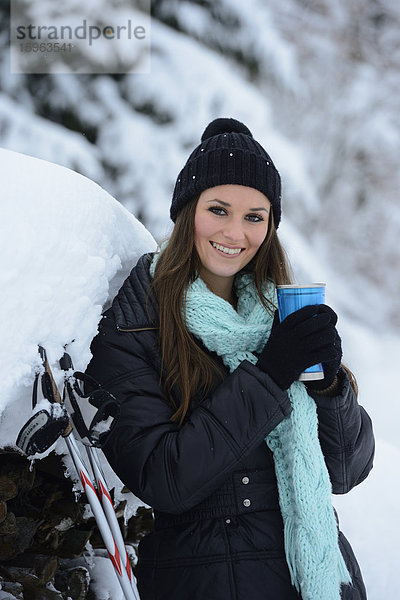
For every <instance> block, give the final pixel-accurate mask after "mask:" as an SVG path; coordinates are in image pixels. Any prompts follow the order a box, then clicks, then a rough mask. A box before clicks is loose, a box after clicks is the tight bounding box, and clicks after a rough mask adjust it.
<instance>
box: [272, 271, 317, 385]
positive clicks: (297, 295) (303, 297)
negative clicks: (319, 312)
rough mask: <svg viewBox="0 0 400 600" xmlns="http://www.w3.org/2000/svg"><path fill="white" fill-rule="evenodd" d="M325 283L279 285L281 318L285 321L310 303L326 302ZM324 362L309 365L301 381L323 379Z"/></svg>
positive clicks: (277, 287) (277, 291) (277, 290)
mask: <svg viewBox="0 0 400 600" xmlns="http://www.w3.org/2000/svg"><path fill="white" fill-rule="evenodd" d="M325 285H326V284H325V283H303V284H292V285H277V286H276V293H277V296H278V309H279V319H280V320H281V321H283V319H285V318H286V317H287V316H288V315H290V314H291V313H292V312H295V311H296V310H298V309H299V308H303V306H308V305H310V304H325ZM323 378H324V369H323V367H322V364H321V363H319V364H317V365H313V366H312V367H308V369H306V370H305V371H304V373H302V374H301V375H300V377H299V381H312V380H314V379H323Z"/></svg>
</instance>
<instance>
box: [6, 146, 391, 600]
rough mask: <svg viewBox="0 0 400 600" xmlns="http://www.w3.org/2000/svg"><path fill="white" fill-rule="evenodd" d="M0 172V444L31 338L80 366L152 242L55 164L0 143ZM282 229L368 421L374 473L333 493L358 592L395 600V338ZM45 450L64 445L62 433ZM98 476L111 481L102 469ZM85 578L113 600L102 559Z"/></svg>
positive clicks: (113, 584) (33, 359)
mask: <svg viewBox="0 0 400 600" xmlns="http://www.w3.org/2000/svg"><path fill="white" fill-rule="evenodd" d="M0 175H1V180H2V187H3V189H2V196H3V198H2V203H1V208H0V211H1V214H0V244H1V252H0V262H1V265H0V296H1V297H0V302H1V306H2V317H1V319H2V320H1V339H2V345H1V347H0V381H1V382H2V385H1V388H0V394H1V396H0V414H1V421H0V425H1V444H2V445H10V444H14V443H15V439H16V436H17V433H18V431H19V429H20V427H21V426H22V425H23V423H24V422H25V421H26V420H27V418H28V416H29V414H30V394H31V385H32V381H33V376H34V372H35V368H36V366H37V364H38V360H37V352H36V348H37V344H39V343H40V344H42V345H44V346H45V347H46V348H47V350H48V353H49V358H50V362H51V363H52V366H53V369H54V371H55V375H56V379H57V381H58V382H59V383H60V382H61V379H62V377H61V373H60V372H59V371H58V369H57V367H56V365H57V360H58V359H59V358H60V356H61V355H62V353H63V349H64V345H65V344H69V346H68V349H69V351H70V353H71V355H72V358H73V360H74V363H75V367H76V368H79V369H81V370H82V369H84V368H85V366H86V364H87V363H88V361H89V359H90V351H89V345H90V341H91V339H92V338H93V336H94V335H95V333H96V328H97V323H98V320H99V318H100V314H101V310H102V307H103V306H104V305H105V304H107V302H108V301H109V300H110V299H111V298H112V297H113V295H114V294H115V292H116V291H117V289H118V287H119V286H120V284H121V282H122V280H123V279H124V278H125V277H126V276H127V274H128V273H129V270H130V268H131V267H132V266H133V265H134V264H135V262H136V260H137V258H138V257H139V256H140V255H141V254H142V253H144V252H146V251H151V250H153V249H154V248H155V246H156V244H155V241H154V239H153V238H152V236H151V235H150V234H149V233H148V232H147V231H146V229H145V228H144V227H143V226H142V225H141V224H140V223H139V222H138V221H137V220H136V219H135V218H134V217H133V216H132V215H131V214H130V213H129V212H128V211H127V210H126V209H124V208H123V207H122V206H121V204H119V203H118V202H117V201H116V200H114V199H113V198H112V197H111V196H110V195H109V194H107V193H106V192H105V191H104V190H102V189H101V188H100V187H99V186H98V185H96V184H95V183H93V182H92V181H90V180H89V179H86V178H85V177H83V176H81V175H78V174H76V173H74V172H73V171H70V170H68V169H66V168H64V167H60V166H57V165H54V164H52V163H48V162H45V161H41V160H38V159H34V158H31V157H28V156H25V155H21V154H17V153H13V152H10V151H7V150H0ZM281 237H282V239H283V241H284V243H285V244H286V245H287V246H288V249H289V254H290V255H291V257H292V259H293V263H294V268H295V272H296V274H297V275H298V277H297V278H298V280H300V279H302V280H303V281H304V280H306V279H308V280H321V279H322V280H325V281H326V282H327V293H328V301H329V303H330V304H331V305H332V306H333V307H334V308H335V309H336V310H337V311H338V312H339V314H340V320H339V330H340V333H341V335H342V338H343V346H344V350H345V356H344V359H345V362H346V363H347V364H348V365H349V366H350V368H351V369H352V370H354V372H355V373H356V375H357V378H358V381H359V384H360V403H361V404H363V405H364V406H365V408H366V409H367V410H368V412H369V414H370V415H371V417H372V419H373V421H374V425H375V433H376V437H377V455H376V461H375V467H374V469H373V472H372V473H371V475H370V476H369V478H368V479H367V481H366V482H364V483H363V484H362V485H360V486H359V488H357V489H355V490H353V491H352V492H351V493H350V494H348V495H347V496H344V497H335V499H334V504H335V506H336V507H337V508H338V511H339V516H340V520H341V526H342V529H343V531H344V532H345V534H346V535H347V536H348V538H349V539H350V541H351V543H352V545H353V547H354V549H355V551H356V554H357V556H358V558H359V561H360V564H361V568H362V571H363V573H364V576H365V580H366V582H367V586H368V591H369V599H370V600H382V598H388V599H394V598H395V597H396V595H397V593H398V585H397V578H396V569H397V563H398V556H399V553H398V536H399V533H400V517H399V509H398V492H399V491H400V483H399V482H400V440H399V436H398V433H397V430H398V423H399V418H400V408H399V406H400V404H399V402H398V392H397V391H396V390H397V386H396V384H395V377H396V375H397V365H398V357H399V356H400V338H399V337H398V336H395V335H394V334H392V333H389V332H382V331H379V329H378V328H374V327H373V325H369V324H368V320H366V319H364V320H362V319H361V318H357V317H356V315H357V313H360V311H365V310H367V308H366V307H368V306H369V305H370V304H371V302H370V301H369V294H368V293H367V292H366V294H365V297H364V298H362V299H359V298H358V299H357V298H354V295H353V294H352V293H351V285H350V283H351V282H349V284H348V286H345V285H344V283H343V281H339V278H338V277H337V276H336V275H335V274H334V273H332V272H331V271H330V270H329V268H328V267H327V266H326V265H325V264H324V262H323V260H322V259H321V260H320V261H318V260H317V259H316V257H315V255H314V254H313V249H312V248H310V247H309V245H308V242H306V241H305V240H304V239H301V238H300V237H299V236H298V234H297V233H296V231H295V230H294V229H293V228H291V227H290V224H288V223H287V224H286V225H285V224H283V225H282V229H281ZM310 257H313V260H310ZM310 265H312V267H310ZM363 314H364V313H363ZM364 316H365V314H364ZM371 322H372V317H371ZM56 449H57V451H58V452H63V449H64V446H63V442H62V441H60V442H59V443H57V446H56ZM107 474H108V476H109V477H111V484H112V485H114V484H117V487H118V482H117V480H116V479H115V477H113V475H112V473H111V472H110V470H109V469H108V470H107ZM117 497H118V492H117ZM124 497H126V496H124ZM136 506H137V500H136V499H135V498H134V497H133V496H132V495H131V498H130V502H129V504H128V510H129V511H130V512H132V513H134V511H135V509H136ZM92 576H93V578H94V582H95V583H94V585H95V586H96V589H97V592H96V594H97V597H98V598H99V600H108V598H110V599H111V598H112V600H120V598H122V596H121V593H120V590H119V588H118V583H117V581H116V579H115V577H114V576H113V574H112V567H111V564H110V563H109V561H108V560H106V559H104V558H102V557H100V556H99V557H97V558H96V560H95V565H94V567H93V568H92ZM100 590H101V592H100Z"/></svg>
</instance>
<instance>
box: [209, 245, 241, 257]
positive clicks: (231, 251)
mask: <svg viewBox="0 0 400 600" xmlns="http://www.w3.org/2000/svg"><path fill="white" fill-rule="evenodd" d="M210 244H211V246H212V247H213V248H215V249H216V250H219V251H220V252H223V253H224V254H226V255H227V256H238V255H239V254H240V253H241V252H242V250H244V248H227V247H226V246H222V244H217V242H210Z"/></svg>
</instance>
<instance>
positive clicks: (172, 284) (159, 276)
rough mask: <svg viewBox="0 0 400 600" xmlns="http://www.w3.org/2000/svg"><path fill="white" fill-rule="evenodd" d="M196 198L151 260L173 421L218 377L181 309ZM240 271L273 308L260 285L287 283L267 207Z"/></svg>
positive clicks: (192, 273) (194, 272)
mask: <svg viewBox="0 0 400 600" xmlns="http://www.w3.org/2000/svg"><path fill="white" fill-rule="evenodd" d="M197 200H198V198H194V199H193V200H192V201H191V202H189V203H188V204H186V205H185V206H184V207H183V208H182V210H181V211H180V213H179V214H178V216H177V219H176V223H175V227H174V229H173V232H172V234H171V237H170V239H169V242H168V245H167V246H166V248H165V249H164V250H163V252H162V253H161V255H160V257H159V259H158V261H157V266H156V269H155V273H154V280H153V285H152V289H153V290H154V293H155V295H156V298H157V300H158V303H159V327H160V340H161V353H162V363H163V368H164V371H165V373H166V378H165V382H164V387H165V390H166V393H167V395H168V397H169V399H170V401H171V403H172V406H173V407H174V408H175V413H174V415H173V416H172V420H173V421H177V422H178V423H179V424H181V423H182V421H183V420H184V418H185V415H186V413H187V411H188V408H189V405H190V401H191V398H193V396H194V395H195V394H196V393H198V392H199V391H201V392H204V393H207V392H208V391H209V390H210V389H211V387H212V385H213V383H214V381H215V377H216V376H217V377H218V376H220V377H221V379H222V377H223V375H222V372H221V371H220V369H219V368H218V367H217V366H216V364H215V362H214V361H213V360H212V359H211V357H210V356H209V355H208V354H207V353H206V352H204V351H203V350H202V349H201V348H200V347H199V346H198V344H197V343H196V342H195V340H194V339H193V337H192V335H191V334H190V332H189V331H188V329H187V327H186V325H185V322H184V315H183V314H182V307H184V306H185V300H186V292H187V289H188V286H189V285H190V284H191V283H192V282H193V281H194V280H195V279H196V277H197V276H198V273H199V271H200V267H201V262H200V259H199V256H198V253H197V250H196V247H195V244H194V216H195V212H196V205H197ZM244 271H245V272H253V273H254V281H255V285H256V287H257V291H258V294H259V296H260V299H261V301H262V302H263V304H264V305H265V306H266V308H267V310H270V311H271V312H272V311H273V310H275V308H276V307H275V306H273V305H271V303H270V302H268V300H266V298H265V297H264V295H263V292H262V288H263V285H264V284H265V283H266V281H267V280H271V281H273V282H274V283H281V284H284V283H290V281H291V270H290V267H289V262H288V259H287V256H286V253H285V251H284V249H283V248H282V246H281V244H280V242H279V239H278V236H277V233H276V229H275V226H274V222H273V215H272V210H271V211H270V214H269V226H268V232H267V235H266V237H265V239H264V241H263V243H262V244H261V246H260V248H259V249H258V251H257V253H256V255H255V256H254V258H253V259H252V260H251V261H250V262H249V264H248V265H246V267H245V268H244V269H243V272H244ZM174 388H176V389H177V390H178V391H179V395H180V398H181V401H180V403H179V404H177V402H176V400H175V398H174V394H173V390H174Z"/></svg>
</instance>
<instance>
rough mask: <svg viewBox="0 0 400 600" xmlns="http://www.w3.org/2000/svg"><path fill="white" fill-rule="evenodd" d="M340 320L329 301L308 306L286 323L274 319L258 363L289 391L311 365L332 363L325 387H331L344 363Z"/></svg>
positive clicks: (292, 315) (285, 320) (296, 312)
mask: <svg viewBox="0 0 400 600" xmlns="http://www.w3.org/2000/svg"><path fill="white" fill-rule="evenodd" d="M336 323H337V315H336V313H335V312H334V311H333V310H332V309H331V308H330V307H329V306H327V305H326V304H319V305H312V306H305V307H304V308H300V309H299V310H297V311H295V312H294V313H292V314H290V315H289V316H288V317H286V319H284V320H283V321H282V323H278V324H276V323H275V322H274V326H273V327H272V331H271V334H270V336H269V339H268V341H267V343H266V344H265V346H264V349H263V350H262V352H261V354H260V356H259V359H258V361H257V366H258V367H259V368H260V369H261V370H262V371H264V372H265V373H268V375H270V377H272V379H273V380H274V381H275V382H276V383H277V384H278V385H279V387H280V388H282V389H283V390H286V389H287V388H288V387H290V385H291V384H292V383H293V382H294V381H296V380H297V379H298V378H299V376H300V373H302V372H303V371H304V370H305V369H306V368H307V367H311V366H312V365H315V364H317V363H320V362H322V363H325V364H326V365H328V370H329V374H328V373H327V372H326V373H325V378H324V380H323V381H324V385H323V387H324V388H325V387H328V386H329V385H330V383H332V381H333V379H334V377H335V375H336V373H337V371H338V369H339V365H340V357H341V348H340V344H339V348H340V356H339V352H338V345H337V343H338V339H339V340H340V338H339V334H338V333H337V331H336V327H335V325H336ZM336 367H337V368H336ZM335 369H336V371H335ZM332 373H333V375H332ZM330 377H331V380H330V381H329V378H330ZM313 383H315V382H313ZM313 387H314V386H313ZM314 389H316V388H314Z"/></svg>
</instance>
